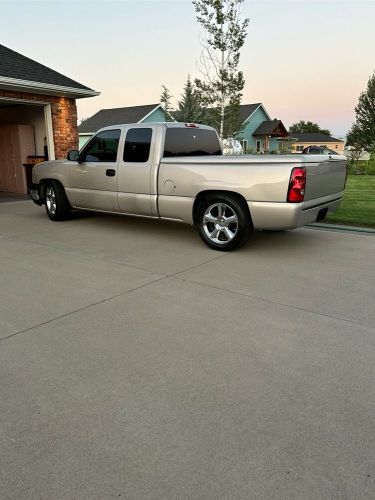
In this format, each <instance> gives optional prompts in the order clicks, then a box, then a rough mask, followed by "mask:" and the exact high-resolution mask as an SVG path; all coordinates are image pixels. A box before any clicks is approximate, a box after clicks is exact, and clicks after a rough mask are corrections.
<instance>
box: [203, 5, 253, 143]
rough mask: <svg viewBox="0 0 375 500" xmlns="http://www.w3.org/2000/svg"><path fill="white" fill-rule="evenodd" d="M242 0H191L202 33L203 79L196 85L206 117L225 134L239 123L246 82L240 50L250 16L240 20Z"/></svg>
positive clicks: (225, 135) (223, 135)
mask: <svg viewBox="0 0 375 500" xmlns="http://www.w3.org/2000/svg"><path fill="white" fill-rule="evenodd" d="M243 2H244V0H193V5H194V7H195V11H196V17H197V21H198V23H199V24H200V25H201V26H202V28H203V31H204V36H203V40H202V45H203V51H202V54H201V58H200V70H201V72H202V74H203V79H202V80H201V79H199V78H197V79H196V80H195V85H196V87H197V89H198V91H199V93H200V96H201V98H202V100H203V102H204V104H205V105H206V107H208V108H210V113H209V115H208V120H210V121H211V122H213V123H212V124H213V125H215V126H216V128H217V129H218V130H219V133H220V137H227V136H228V133H229V132H231V133H233V132H234V131H235V130H229V129H235V128H238V127H239V126H240V114H239V105H240V103H241V98H242V90H243V88H244V85H245V80H244V77H243V73H242V72H241V71H239V70H238V65H239V60H240V49H241V48H242V47H243V45H244V43H245V39H246V35H247V27H248V25H249V19H244V20H242V19H241V11H242V4H243ZM227 125H229V127H227Z"/></svg>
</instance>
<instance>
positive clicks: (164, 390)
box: [0, 202, 375, 500]
mask: <svg viewBox="0 0 375 500" xmlns="http://www.w3.org/2000/svg"><path fill="white" fill-rule="evenodd" d="M374 256H375V237H374V236H371V235H360V234H341V233H337V232H327V231H315V230H308V229H301V230H298V231H291V232H285V233H277V234H266V233H262V234H259V235H257V237H256V238H255V240H253V241H252V242H251V243H250V244H249V245H248V246H246V247H245V248H243V249H241V250H240V251H238V252H235V253H231V254H221V253H217V252H214V251H212V250H209V249H208V248H206V247H205V246H204V245H203V244H202V243H201V242H200V240H199V238H198V237H197V236H196V234H195V232H194V230H193V229H192V228H189V227H186V226H180V225H177V224H171V223H158V222H152V221H147V220H136V219H130V218H121V217H110V216H99V215H95V216H86V217H80V218H78V219H76V220H73V221H70V222H61V223H53V222H50V221H49V220H48V219H47V217H46V215H45V212H44V210H43V209H42V208H39V207H36V206H34V205H33V204H32V203H31V202H17V203H8V204H7V203H3V204H2V205H1V208H0V263H1V267H0V283H1V288H0V336H1V341H0V381H1V384H0V443H1V446H0V497H1V499H2V500H4V499H17V500H18V499H38V500H41V499H48V500H51V499H53V500H56V499H80V500H81V499H90V500H91V499H100V500H102V499H115V498H119V497H121V498H127V499H163V500H165V499H194V500H198V499H204V500H207V499H261V500H263V499H277V500H280V499H285V500H292V499H295V500H301V499H303V500H307V499H311V500H318V499H327V500H328V499H329V500H332V499H340V500H343V499H355V500H359V499H369V498H375V306H374V304H375V300H374V286H375V265H374Z"/></svg>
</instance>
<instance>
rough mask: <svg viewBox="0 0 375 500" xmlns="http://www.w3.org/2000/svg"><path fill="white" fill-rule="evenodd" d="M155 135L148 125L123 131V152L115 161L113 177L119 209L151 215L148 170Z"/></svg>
mask: <svg viewBox="0 0 375 500" xmlns="http://www.w3.org/2000/svg"><path fill="white" fill-rule="evenodd" d="M155 134H156V130H155V128H153V127H152V126H147V127H146V126H144V127H133V128H129V129H128V130H127V131H126V136H125V145H124V155H123V158H121V159H120V161H119V165H118V176H117V177H118V181H117V185H118V203H119V209H120V212H123V213H129V214H135V215H148V216H150V215H153V213H152V208H151V173H152V171H153V167H154V162H153V156H154V151H153V149H154V148H153V144H154V141H155Z"/></svg>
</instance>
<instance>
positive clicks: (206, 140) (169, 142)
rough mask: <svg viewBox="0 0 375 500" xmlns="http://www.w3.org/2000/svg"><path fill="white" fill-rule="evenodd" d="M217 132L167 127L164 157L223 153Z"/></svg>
mask: <svg viewBox="0 0 375 500" xmlns="http://www.w3.org/2000/svg"><path fill="white" fill-rule="evenodd" d="M221 154H222V152H221V147H220V142H219V139H218V137H217V135H216V132H214V131H213V130H206V129H199V128H167V131H166V134H165V144H164V154H163V156H164V158H170V157H173V156H205V155H221Z"/></svg>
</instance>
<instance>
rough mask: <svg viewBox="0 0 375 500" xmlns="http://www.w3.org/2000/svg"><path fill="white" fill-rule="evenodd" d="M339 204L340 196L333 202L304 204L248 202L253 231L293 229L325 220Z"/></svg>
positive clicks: (317, 201)
mask: <svg viewBox="0 0 375 500" xmlns="http://www.w3.org/2000/svg"><path fill="white" fill-rule="evenodd" d="M340 203H341V196H340V197H339V198H336V199H334V200H330V201H324V202H322V200H313V202H304V203H268V202H253V201H249V202H248V207H249V210H250V214H251V218H252V221H253V224H254V228H255V229H270V230H281V229H295V228H297V227H301V226H304V225H306V224H311V223H313V222H317V221H319V220H322V219H324V218H325V216H326V215H327V214H328V213H332V212H335V211H336V210H337V209H338V207H339V205H340Z"/></svg>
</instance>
